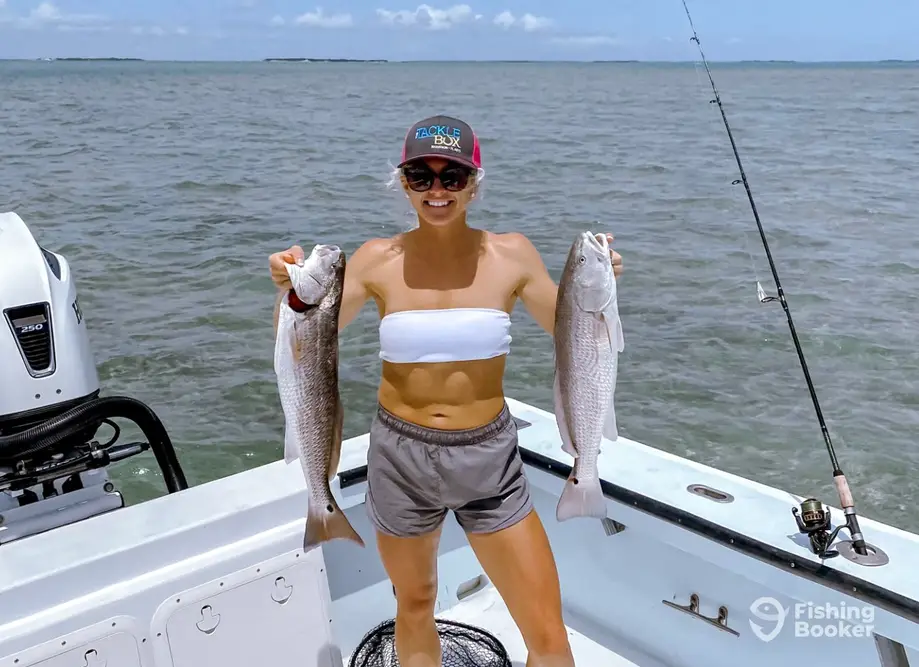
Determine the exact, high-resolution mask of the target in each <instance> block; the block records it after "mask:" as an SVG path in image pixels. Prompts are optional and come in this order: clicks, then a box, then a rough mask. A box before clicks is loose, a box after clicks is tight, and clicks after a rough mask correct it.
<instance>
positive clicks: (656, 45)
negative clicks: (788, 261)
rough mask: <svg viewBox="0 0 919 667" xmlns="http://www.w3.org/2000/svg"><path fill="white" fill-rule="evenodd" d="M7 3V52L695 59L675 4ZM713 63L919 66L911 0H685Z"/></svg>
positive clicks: (2, 17) (366, 0)
mask: <svg viewBox="0 0 919 667" xmlns="http://www.w3.org/2000/svg"><path fill="white" fill-rule="evenodd" d="M432 3H433V4H415V3H412V2H406V1H405V0H337V1H333V0H326V2H325V3H324V4H322V5H315V4H310V2H309V1H308V0H0V58H42V57H67V56H79V57H111V56H118V57H134V58H145V59H151V60H259V59H262V58H269V57H315V58H357V59H377V58H380V59H387V60H694V59H696V55H697V53H696V51H695V50H694V48H695V47H694V45H692V44H690V43H689V37H690V36H691V32H690V28H689V23H688V21H687V19H686V14H685V12H684V10H683V6H682V3H681V0H564V2H562V1H561V0H553V1H551V2H550V1H549V0H500V1H496V0H468V4H467V3H466V2H465V1H463V0H461V1H460V2H459V3H451V2H449V1H447V2H442V3H441V2H439V1H438V0H432ZM689 8H690V11H691V12H692V15H693V20H694V22H695V25H696V29H697V30H698V31H699V36H700V39H701V40H702V45H703V48H705V51H706V56H707V57H708V58H709V60H713V61H717V60H810V61H813V60H817V61H819V60H824V61H837V60H883V59H904V60H916V59H919V34H917V33H919V2H917V0H872V1H871V2H868V1H866V0H835V1H830V0H772V1H771V2H750V1H746V2H737V1H736V0H733V1H731V0H689Z"/></svg>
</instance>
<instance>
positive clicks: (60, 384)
mask: <svg viewBox="0 0 919 667" xmlns="http://www.w3.org/2000/svg"><path fill="white" fill-rule="evenodd" d="M0 310H2V311H3V313H4V317H3V320H4V321H3V323H2V324H0V368H2V369H3V376H4V377H3V382H2V383H0V667H31V666H39V665H41V666H42V667H70V666H73V667H132V666H136V667H205V666H211V665H213V666H215V667H216V666H220V667H248V666H250V665H253V664H265V665H271V667H294V666H296V667H342V666H344V665H350V664H351V656H352V655H353V654H354V652H355V650H356V649H357V647H358V646H359V645H360V644H361V642H362V640H363V639H364V638H365V637H366V636H367V635H368V633H369V632H370V631H371V630H372V629H373V628H375V627H378V626H380V625H381V624H385V623H386V622H387V621H388V620H390V619H392V618H393V617H394V615H395V598H394V595H393V589H392V586H391V584H390V582H389V580H388V578H387V576H386V574H385V572H384V570H383V568H382V565H381V562H380V559H379V556H378V554H377V551H376V547H375V543H374V540H373V536H374V532H373V530H372V528H371V525H370V523H369V521H368V519H367V516H366V511H365V507H364V503H365V492H366V470H367V448H368V435H367V434H366V433H364V434H361V435H358V436H356V437H353V438H351V439H349V440H347V441H346V442H345V443H344V444H343V451H342V456H341V460H340V464H339V469H338V471H337V475H336V477H335V480H334V483H333V492H334V494H335V496H336V498H337V500H338V503H339V504H340V506H341V507H342V509H343V510H344V511H345V513H346V514H347V516H348V518H349V520H350V521H351V523H352V524H353V525H354V527H355V528H356V530H357V531H358V533H359V534H360V535H361V536H362V537H363V539H364V540H365V542H366V547H364V548H361V547H360V546H359V545H356V544H355V543H353V542H350V541H344V540H338V541H333V542H327V543H325V544H323V545H321V546H319V547H315V548H312V549H310V550H308V551H304V549H303V547H302V536H303V530H304V520H305V510H306V507H307V502H308V500H307V492H306V487H305V483H304V479H303V474H302V472H301V470H300V467H299V465H296V464H294V465H287V464H285V462H284V461H283V460H278V461H275V462H273V463H269V464H267V465H263V466H260V467H257V468H254V469H250V470H247V471H244V472H240V473H237V474H233V475H230V476H227V477H224V478H221V479H216V480H214V481H211V482H207V483H203V484H199V485H197V486H191V487H189V485H188V484H187V482H186V481H185V477H184V474H183V472H182V470H181V465H180V461H179V460H178V458H177V456H176V454H175V452H174V450H173V447H172V444H171V442H170V440H169V436H168V432H167V430H166V429H165V428H164V426H163V425H162V424H161V423H160V422H159V420H158V418H157V417H156V415H155V413H154V412H153V411H152V410H151V409H150V408H149V407H148V406H146V405H145V404H144V403H142V402H141V401H139V400H137V399H133V398H128V397H107V396H105V397H104V396H101V393H100V388H99V387H98V379H97V376H96V374H95V371H94V367H88V366H86V363H87V360H88V359H89V358H90V357H88V356H87V355H88V354H90V353H89V351H88V349H89V348H88V345H89V343H88V335H86V334H85V326H86V323H85V320H84V319H83V316H82V313H81V310H80V308H79V301H78V298H77V295H76V288H75V284H74V280H73V275H72V273H71V270H70V267H69V264H68V263H67V260H66V258H65V257H63V256H62V255H60V254H58V253H54V252H51V251H49V250H46V249H44V248H43V247H42V246H41V245H39V243H38V242H37V241H36V240H35V238H34V236H33V235H32V233H31V231H30V230H29V228H28V227H27V226H26V224H25V222H23V221H22V219H21V218H20V217H19V216H18V215H17V214H16V213H13V212H9V213H5V214H0ZM8 325H9V326H8ZM38 325H41V326H38ZM4 336H5V337H4ZM81 364H82V365H81ZM53 368H56V369H57V371H56V372H49V369H53ZM62 373H63V375H61V376H60V377H58V376H59V375H60V374H62ZM68 373H69V374H72V375H73V378H70V377H69V376H68V375H67V374H68ZM70 380H72V381H70ZM26 385H27V386H28V391H27V392H24V391H23V390H22V387H23V386H26ZM33 389H34V390H35V391H34V393H33ZM56 390H60V391H61V393H60V394H55V393H54V392H55V391H56ZM49 392H51V394H50V395H51V398H44V399H42V398H40V397H39V395H40V394H41V395H44V396H47V395H48V393H49ZM68 392H69V394H68ZM32 400H34V401H37V402H39V403H41V407H40V408H36V407H33V408H29V409H25V410H23V409H22V408H23V404H24V403H25V404H28V402H29V401H32ZM16 401H19V403H16ZM507 402H508V405H509V407H510V410H511V412H512V414H513V416H514V418H515V420H516V421H517V425H518V429H519V438H520V453H521V456H522V458H523V461H524V463H525V465H526V474H527V476H528V478H529V480H530V482H531V485H532V493H533V499H534V502H535V505H536V508H537V510H538V511H539V513H540V515H541V517H542V520H543V522H544V524H545V526H546V530H547V532H548V535H549V539H550V541H551V544H552V548H553V551H554V554H555V558H556V561H557V565H558V570H559V576H560V578H561V590H562V597H563V602H564V613H565V622H566V625H567V627H568V632H569V636H570V639H571V645H572V649H573V652H574V655H575V661H576V664H577V665H578V666H579V667H605V666H609V667H628V666H639V667H665V666H666V667H683V666H705V667H736V665H745V666H746V667H759V666H763V667H765V666H767V665H768V666H769V667H773V666H774V665H776V664H789V665H798V664H809V665H820V666H822V665H827V666H829V665H841V664H849V665H858V666H859V667H870V666H872V665H874V666H879V667H905V666H907V665H910V664H912V665H919V602H917V600H919V575H917V568H916V567H915V566H916V563H917V562H919V535H916V534H913V533H910V532H906V531H903V530H900V529H898V528H895V527H892V526H889V525H885V524H884V523H881V522H878V521H874V520H870V519H867V518H862V520H861V528H862V532H863V534H864V536H865V539H866V541H867V542H868V544H869V548H868V552H867V554H864V555H862V554H859V553H857V552H856V551H855V550H853V549H851V548H847V545H849V546H851V541H849V540H846V539H844V537H845V536H844V535H842V534H841V533H837V534H836V535H833V534H832V531H833V529H834V528H835V527H836V526H837V525H838V522H839V521H840V520H842V517H843V514H842V512H841V511H840V510H839V509H838V508H835V507H830V506H828V505H825V504H823V503H822V502H820V501H819V500H817V499H814V498H807V497H803V496H799V495H795V494H793V493H791V492H788V491H785V490H782V489H777V488H773V487H769V486H766V485H763V484H760V483H757V482H756V481H755V480H749V479H745V478H742V477H739V476H736V475H733V474H729V473H727V472H724V471H721V470H717V469H715V468H712V467H708V466H705V465H702V464H699V463H695V462H693V461H690V460H687V459H684V458H681V457H679V456H675V455H673V454H669V453H667V452H665V451H662V450H661V449H659V448H656V447H654V446H653V443H650V444H644V443H640V442H636V441H633V440H630V439H627V438H624V437H620V438H619V439H618V441H617V442H616V443H615V444H613V443H610V442H608V441H606V442H605V443H604V444H605V447H604V449H603V451H602V453H601V455H600V458H599V464H598V465H599V472H600V476H601V478H602V486H603V491H604V494H605V496H606V502H607V510H608V514H607V518H605V519H602V520H599V519H588V518H578V519H573V520H569V521H565V522H559V521H557V520H556V519H555V505H556V503H557V501H558V498H559V494H560V493H561V490H562V486H563V484H564V481H565V479H566V477H567V476H568V474H569V472H570V470H571V465H572V460H571V458H570V457H569V456H568V455H567V454H565V453H564V452H563V451H562V449H561V442H560V438H559V433H558V428H557V425H556V422H555V418H554V416H553V414H552V413H551V412H547V411H545V410H543V409H540V408H538V407H536V406H533V405H528V404H526V403H524V402H521V401H518V400H515V399H513V398H510V397H509V398H508V399H507ZM14 406H15V414H14V409H13V408H14ZM81 410H82V412H81ZM74 415H76V416H74ZM279 415H280V412H279ZM118 418H124V419H128V420H131V421H133V422H134V423H136V424H137V426H138V427H139V428H140V429H141V432H142V433H143V435H144V438H145V440H144V441H140V442H127V443H123V444H122V443H119V442H118V441H117V437H116V438H110V439H109V441H108V442H104V443H100V442H98V440H97V438H99V439H101V436H97V435H96V429H97V428H100V427H102V426H103V424H105V423H107V422H106V420H110V421H113V420H115V419H118ZM279 418H280V416H279ZM16 434H19V436H22V437H20V438H19V440H16ZM23 434H25V435H23ZM116 435H117V434H116ZM16 447H18V449H15V448H16ZM147 450H152V451H153V452H154V454H155V455H156V460H157V463H158V465H159V466H160V468H161V470H162V473H163V478H164V480H165V484H166V487H167V488H166V490H167V493H165V494H164V495H162V496H160V497H158V498H155V499H152V500H148V501H145V502H141V503H139V504H135V505H130V506H126V505H125V502H124V500H123V498H122V497H121V495H120V493H119V492H118V490H117V489H116V488H115V485H114V483H113V481H112V479H110V478H109V475H108V472H107V466H108V465H109V464H110V462H111V461H114V460H121V459H123V458H125V457H128V456H133V455H136V454H139V453H140V452H143V451H147ZM17 452H18V453H17ZM11 462H12V463H11ZM2 466H5V467H2ZM831 537H832V539H830V538H831ZM817 552H819V555H818V553H817ZM438 576H439V579H438V591H437V603H436V614H437V617H438V618H439V619H442V620H443V621H444V622H454V623H463V624H466V625H468V626H474V627H476V628H480V629H482V630H483V631H485V632H487V633H490V635H492V636H493V637H495V638H497V639H498V640H499V641H500V643H501V644H502V645H503V646H504V647H505V649H506V651H507V654H508V657H509V661H510V664H511V665H513V666H514V667H523V666H524V664H525V662H526V649H525V646H524V644H523V641H522V639H521V637H520V634H519V632H518V630H517V629H516V626H515V625H514V623H513V621H512V619H511V617H510V615H509V613H508V611H507V607H506V606H505V605H504V603H503V601H502V599H501V596H500V594H499V592H498V591H497V590H496V589H495V587H494V585H493V584H492V583H491V582H490V581H489V580H488V578H487V576H486V574H485V573H484V571H483V570H482V568H481V566H480V565H479V563H478V561H477V559H476V557H475V555H474V554H473V552H472V550H471V548H470V547H469V545H468V542H467V541H466V538H465V536H464V534H463V533H462V531H461V530H460V528H459V526H458V525H457V524H456V522H455V521H453V520H452V519H450V518H448V519H447V521H446V523H445V527H444V532H443V537H442V540H441V544H440V550H439V553H438Z"/></svg>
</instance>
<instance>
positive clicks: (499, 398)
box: [378, 356, 506, 431]
mask: <svg viewBox="0 0 919 667" xmlns="http://www.w3.org/2000/svg"><path fill="white" fill-rule="evenodd" d="M505 359H506V357H504V356H500V357H495V358H493V359H483V360H477V361H458V362H446V363H423V364H394V363H390V362H388V361H384V362H383V374H382V380H381V382H380V388H379V392H378V400H379V402H380V405H381V406H383V408H384V409H385V410H387V411H388V412H390V413H392V414H393V415H395V416H397V417H399V418H400V419H404V420H405V421H407V422H410V423H413V424H418V425H419V426H425V427H427V428H436V429H442V430H447V431H459V430H464V429H469V428H475V427H477V426H483V425H485V424H488V423H489V422H491V421H492V420H493V419H494V418H495V417H497V416H498V414H499V413H500V412H501V410H502V409H503V407H504V382H503V378H504V365H505Z"/></svg>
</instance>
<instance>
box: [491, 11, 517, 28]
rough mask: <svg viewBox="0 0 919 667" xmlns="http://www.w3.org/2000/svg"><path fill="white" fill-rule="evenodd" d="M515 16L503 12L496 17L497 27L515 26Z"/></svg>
mask: <svg viewBox="0 0 919 667" xmlns="http://www.w3.org/2000/svg"><path fill="white" fill-rule="evenodd" d="M514 20H515V19H514V15H513V14H511V13H510V12H501V13H500V14H498V15H497V16H496V17H495V25H499V26H501V27H502V28H510V27H511V26H512V25H514Z"/></svg>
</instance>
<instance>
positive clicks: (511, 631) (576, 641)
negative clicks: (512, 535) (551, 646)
mask: <svg viewBox="0 0 919 667" xmlns="http://www.w3.org/2000/svg"><path fill="white" fill-rule="evenodd" d="M437 617H438V618H443V619H446V620H450V621H459V622H460V623H466V624H468V625H472V626H475V627H479V628H482V629H483V630H487V631H488V632H490V633H491V634H493V635H494V636H495V637H497V639H498V641H500V642H501V643H502V644H504V648H505V649H507V654H508V656H509V657H510V660H511V664H512V665H513V666H514V667H525V665H526V661H527V648H526V645H525V644H524V643H523V637H521V635H520V631H519V630H518V629H517V625H516V624H515V623H514V620H513V618H511V614H510V612H509V611H508V609H507V605H505V604H504V600H503V599H502V598H501V596H500V595H499V594H498V591H497V589H495V587H494V586H492V585H488V586H487V587H485V588H483V589H482V590H480V591H478V592H476V593H474V594H473V595H471V596H469V597H468V598H466V599H464V600H462V601H461V602H458V603H457V604H456V605H454V606H453V607H450V608H449V609H447V610H446V611H445V612H443V613H439V614H437ZM568 641H569V642H570V643H571V651H572V653H573V654H574V661H575V664H577V665H579V666H580V665H587V666H588V667H638V665H636V663H634V662H632V661H630V660H627V659H626V658H623V657H622V656H620V655H618V654H616V653H615V652H613V651H612V650H610V649H608V648H606V647H605V646H602V645H600V644H598V643H597V642H595V641H593V640H592V639H590V638H588V637H586V636H584V635H582V634H581V633H580V632H578V631H577V630H572V629H571V628H568ZM350 660H351V657H350V656H348V658H347V659H346V660H345V662H344V664H345V665H348V664H349V662H350Z"/></svg>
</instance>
